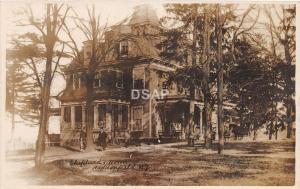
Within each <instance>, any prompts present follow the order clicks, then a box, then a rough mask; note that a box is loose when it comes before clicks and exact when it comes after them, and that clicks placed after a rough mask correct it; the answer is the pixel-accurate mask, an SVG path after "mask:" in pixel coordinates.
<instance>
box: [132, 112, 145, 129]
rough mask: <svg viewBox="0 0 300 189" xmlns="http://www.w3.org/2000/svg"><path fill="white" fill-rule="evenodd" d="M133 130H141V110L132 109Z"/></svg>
mask: <svg viewBox="0 0 300 189" xmlns="http://www.w3.org/2000/svg"><path fill="white" fill-rule="evenodd" d="M132 113H133V123H134V124H133V130H135V131H140V130H143V125H142V119H143V108H142V107H134V108H133V112H132Z"/></svg>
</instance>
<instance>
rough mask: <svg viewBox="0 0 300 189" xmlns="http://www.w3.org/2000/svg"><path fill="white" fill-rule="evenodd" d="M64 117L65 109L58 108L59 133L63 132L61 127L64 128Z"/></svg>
mask: <svg viewBox="0 0 300 189" xmlns="http://www.w3.org/2000/svg"><path fill="white" fill-rule="evenodd" d="M64 115H65V107H64V106H62V107H61V108H60V133H62V131H63V129H64V128H63V126H64Z"/></svg>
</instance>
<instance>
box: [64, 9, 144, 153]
mask: <svg viewBox="0 0 300 189" xmlns="http://www.w3.org/2000/svg"><path fill="white" fill-rule="evenodd" d="M87 12H88V18H87V19H84V18H81V17H80V16H79V15H78V14H77V13H76V11H75V10H73V14H74V15H73V16H72V17H71V19H72V21H73V23H74V24H75V26H76V28H77V29H78V30H79V31H80V33H82V34H83V35H84V36H85V38H86V41H87V42H89V43H90V45H91V52H90V58H89V60H88V62H87V64H86V65H83V60H84V57H83V55H82V51H81V49H79V48H78V45H77V43H76V40H75V38H74V36H73V35H72V33H71V28H72V27H71V26H70V25H68V24H64V26H63V29H64V31H65V32H66V33H67V35H68V38H69V41H66V42H64V44H66V45H67V46H68V47H69V48H70V49H71V51H72V52H71V54H72V58H73V61H74V62H76V63H78V64H77V65H80V69H82V72H83V77H84V83H85V84H84V87H85V89H86V96H85V99H86V104H85V107H86V133H87V148H86V150H87V151H92V150H94V142H93V123H94V117H93V115H94V114H93V112H94V106H93V101H94V96H95V95H94V86H93V83H94V78H95V76H96V74H97V72H98V70H97V68H98V66H99V65H101V64H103V63H105V61H107V58H108V57H109V56H110V55H111V54H114V51H115V50H116V49H117V48H116V45H118V44H119V43H120V42H121V41H123V40H128V41H131V42H132V43H133V44H135V45H137V46H138V48H139V47H140V46H139V45H138V44H137V42H136V36H134V35H133V34H122V35H121V36H119V38H116V37H115V36H114V35H113V34H111V35H109V32H108V31H109V26H108V23H107V22H106V23H104V24H102V23H101V17H100V15H96V13H95V6H94V5H93V6H92V8H87ZM126 20H127V19H124V20H122V21H121V22H120V23H118V24H116V25H115V27H116V26H118V25H122V24H123V23H124V22H125V21H126ZM144 40H147V39H144Z"/></svg>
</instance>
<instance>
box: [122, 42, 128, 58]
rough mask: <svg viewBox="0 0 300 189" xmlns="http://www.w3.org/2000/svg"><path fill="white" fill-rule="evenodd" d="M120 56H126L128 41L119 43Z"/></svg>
mask: <svg viewBox="0 0 300 189" xmlns="http://www.w3.org/2000/svg"><path fill="white" fill-rule="evenodd" d="M120 56H121V57H122V56H128V41H122V42H120Z"/></svg>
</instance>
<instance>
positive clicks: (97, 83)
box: [94, 73, 101, 88]
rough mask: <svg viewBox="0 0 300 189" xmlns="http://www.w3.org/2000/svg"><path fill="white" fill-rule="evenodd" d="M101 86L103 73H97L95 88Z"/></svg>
mask: <svg viewBox="0 0 300 189" xmlns="http://www.w3.org/2000/svg"><path fill="white" fill-rule="evenodd" d="M99 87H101V73H97V74H96V75H95V78H94V88H99Z"/></svg>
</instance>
